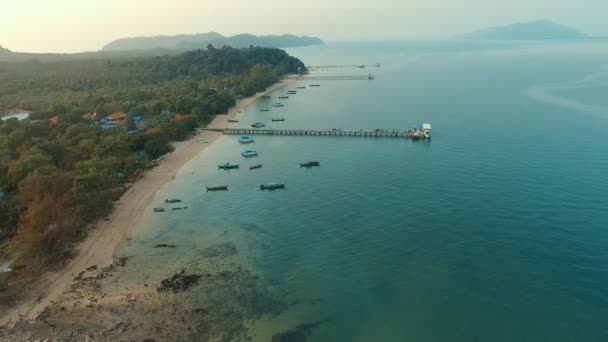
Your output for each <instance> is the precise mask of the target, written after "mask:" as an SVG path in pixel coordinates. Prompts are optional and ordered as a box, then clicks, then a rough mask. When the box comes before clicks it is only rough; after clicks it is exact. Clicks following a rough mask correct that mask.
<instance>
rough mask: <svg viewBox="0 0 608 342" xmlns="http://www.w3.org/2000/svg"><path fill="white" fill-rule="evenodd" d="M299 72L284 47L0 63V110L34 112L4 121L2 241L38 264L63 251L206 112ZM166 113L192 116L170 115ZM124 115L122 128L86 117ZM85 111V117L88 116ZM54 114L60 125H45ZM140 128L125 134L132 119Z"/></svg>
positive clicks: (0, 131)
mask: <svg viewBox="0 0 608 342" xmlns="http://www.w3.org/2000/svg"><path fill="white" fill-rule="evenodd" d="M298 68H301V69H304V65H303V64H302V62H300V61H299V60H297V59H296V58H293V57H290V56H288V55H287V54H286V53H285V52H284V51H281V50H277V49H269V48H247V49H233V48H229V47H225V48H221V49H215V48H213V47H212V46H210V47H209V48H208V49H207V50H197V51H191V52H187V53H184V54H181V55H176V56H163V57H141V58H135V59H124V60H88V61H73V62H57V63H38V62H28V63H20V64H10V65H8V67H7V65H0V108H2V109H10V108H20V109H26V110H31V111H32V114H31V115H30V117H29V118H28V119H26V120H22V121H18V120H17V119H8V120H6V121H1V120H0V189H1V190H2V192H0V239H3V238H6V237H13V238H12V239H11V244H12V246H13V248H19V249H20V250H22V251H24V252H25V256H27V257H29V258H31V259H33V260H37V261H39V264H40V265H45V264H47V263H49V262H53V261H54V260H57V259H58V258H61V257H63V256H65V255H68V254H69V253H70V250H71V246H72V245H73V243H74V241H75V240H77V239H78V238H79V237H82V236H84V233H86V229H85V228H86V226H87V224H89V223H92V222H94V221H95V220H97V219H99V218H101V217H104V216H105V215H107V214H108V213H109V212H110V211H111V209H112V202H113V200H115V199H116V198H117V197H118V196H119V195H120V194H122V192H123V191H124V186H125V184H126V183H128V182H129V181H133V180H135V179H136V178H137V177H138V176H139V175H140V174H141V173H142V172H143V171H145V170H147V169H149V168H150V167H152V166H153V164H154V159H156V158H158V157H160V156H162V155H163V154H165V153H167V152H169V151H171V150H172V146H171V145H170V141H175V140H183V139H185V138H187V136H188V135H189V134H190V133H191V132H192V131H193V130H194V129H195V128H196V127H197V126H198V125H200V124H202V123H205V122H208V120H210V119H211V117H212V115H214V114H217V113H224V112H226V111H227V110H228V108H229V107H231V106H233V105H234V104H235V97H237V96H239V95H242V96H248V95H252V94H254V93H255V92H256V91H260V90H263V89H265V88H266V87H268V86H269V85H271V84H273V83H275V82H277V81H278V80H279V78H280V77H281V76H282V75H284V74H286V73H292V72H296V71H297V70H298ZM162 110H168V111H178V112H181V113H186V114H191V115H188V116H185V117H182V119H181V120H173V121H171V120H167V119H166V118H162V117H161V116H160V115H159V112H160V111H162ZM116 111H124V112H126V113H128V117H127V119H126V120H125V124H124V126H125V127H122V128H110V129H102V128H100V127H99V126H98V125H97V123H96V122H95V121H92V120H91V119H90V118H91V117H92V115H91V114H90V113H96V114H97V116H96V117H97V118H99V117H102V116H105V115H108V114H110V113H113V112H116ZM84 114H89V115H88V116H87V115H84ZM55 115H59V117H60V120H59V122H57V123H50V122H49V121H48V119H49V118H51V117H52V116H55ZM134 115H137V116H141V117H142V118H143V120H144V122H145V125H146V129H144V130H142V131H145V132H142V133H140V134H126V130H127V127H128V128H133V125H134V123H133V116H134Z"/></svg>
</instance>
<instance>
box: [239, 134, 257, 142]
mask: <svg viewBox="0 0 608 342" xmlns="http://www.w3.org/2000/svg"><path fill="white" fill-rule="evenodd" d="M239 142H240V143H241V144H251V143H253V142H255V140H254V139H253V137H251V136H248V135H243V136H242V137H240V138H239Z"/></svg>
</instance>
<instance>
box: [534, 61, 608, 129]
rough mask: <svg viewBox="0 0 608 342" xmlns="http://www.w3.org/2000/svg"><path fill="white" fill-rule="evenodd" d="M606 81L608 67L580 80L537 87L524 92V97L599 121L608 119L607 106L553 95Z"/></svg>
mask: <svg viewBox="0 0 608 342" xmlns="http://www.w3.org/2000/svg"><path fill="white" fill-rule="evenodd" d="M606 79H608V65H605V66H604V67H602V69H601V70H600V71H599V72H597V73H594V74H589V75H586V76H585V77H584V78H583V79H582V80H577V81H570V82H564V83H558V84H548V85H537V86H534V87H531V88H528V89H527V90H526V95H527V96H528V97H530V98H532V99H534V100H537V101H540V102H544V103H548V104H551V105H555V106H558V107H562V108H566V109H570V110H573V111H576V112H579V113H583V114H588V115H592V116H594V117H597V118H600V119H608V106H598V105H591V104H588V103H584V102H581V101H578V100H575V99H572V98H567V97H563V96H560V95H557V94H555V92H556V91H560V90H571V89H580V88H588V87H592V86H595V85H597V82H598V81H604V80H606Z"/></svg>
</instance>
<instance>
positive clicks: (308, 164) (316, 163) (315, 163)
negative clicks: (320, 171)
mask: <svg viewBox="0 0 608 342" xmlns="http://www.w3.org/2000/svg"><path fill="white" fill-rule="evenodd" d="M320 164H321V162H320V161H318V160H311V161H307V162H304V163H300V167H313V166H319V165H320Z"/></svg>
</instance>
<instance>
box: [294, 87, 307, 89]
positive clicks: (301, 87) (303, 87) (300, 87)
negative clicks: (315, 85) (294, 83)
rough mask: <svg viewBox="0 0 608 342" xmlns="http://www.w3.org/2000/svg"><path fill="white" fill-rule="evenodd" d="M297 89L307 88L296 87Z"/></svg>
mask: <svg viewBox="0 0 608 342" xmlns="http://www.w3.org/2000/svg"><path fill="white" fill-rule="evenodd" d="M296 88H297V89H306V87H296Z"/></svg>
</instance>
